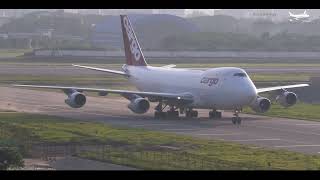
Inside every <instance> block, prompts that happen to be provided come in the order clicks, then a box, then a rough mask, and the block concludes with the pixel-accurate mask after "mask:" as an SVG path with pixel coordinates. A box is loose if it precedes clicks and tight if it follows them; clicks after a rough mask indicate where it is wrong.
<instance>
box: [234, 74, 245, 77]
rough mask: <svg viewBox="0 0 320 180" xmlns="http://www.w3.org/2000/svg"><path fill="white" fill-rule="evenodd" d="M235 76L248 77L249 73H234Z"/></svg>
mask: <svg viewBox="0 0 320 180" xmlns="http://www.w3.org/2000/svg"><path fill="white" fill-rule="evenodd" d="M233 76H238V77H247V75H246V74H245V73H234V74H233Z"/></svg>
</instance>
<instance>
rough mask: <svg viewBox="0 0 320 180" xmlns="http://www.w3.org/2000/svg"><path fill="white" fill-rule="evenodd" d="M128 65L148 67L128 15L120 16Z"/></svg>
mask: <svg viewBox="0 0 320 180" xmlns="http://www.w3.org/2000/svg"><path fill="white" fill-rule="evenodd" d="M120 19H121V27H122V34H123V43H124V51H125V55H126V61H127V65H132V66H147V65H148V64H147V63H146V61H145V59H144V56H143V53H142V51H141V48H140V45H139V42H138V39H137V37H136V35H135V33H134V30H133V28H132V26H131V23H130V20H129V18H128V16H127V15H120Z"/></svg>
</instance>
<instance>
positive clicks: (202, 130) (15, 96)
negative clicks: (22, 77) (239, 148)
mask: <svg viewBox="0 0 320 180" xmlns="http://www.w3.org/2000/svg"><path fill="white" fill-rule="evenodd" d="M0 92H1V96H0V109H9V110H15V111H18V112H31V113H40V114H49V115H56V116H63V117H70V118H74V119H81V120H89V121H97V122H103V123H106V124H110V125H115V126H126V127H134V128H143V129H148V130H156V131H164V132H170V133H176V134H184V135H191V136H194V137H199V138H207V139H217V140H226V141H230V142H236V143H241V144H249V145H251V147H252V148H259V147H267V148H271V149H272V148H274V149H287V150H290V151H297V152H302V153H308V154H320V122H314V121H305V120H293V119H286V118H270V117H264V116H256V115H248V114H242V115H241V116H242V118H243V122H242V124H241V125H240V126H236V125H233V124H232V123H231V120H230V118H231V116H232V114H231V113H230V112H224V113H223V118H222V119H220V120H211V119H208V110H199V118H196V119H187V118H185V117H181V118H179V119H166V120H163V119H158V120H156V119H154V118H153V107H154V106H155V105H156V104H152V107H151V108H150V110H149V112H148V113H146V114H143V115H136V114H134V113H132V112H131V111H130V110H129V109H128V108H127V104H128V101H127V100H126V99H124V98H116V97H101V98H99V97H88V99H87V104H86V105H85V106H84V107H83V108H80V109H72V108H70V107H69V106H68V105H66V104H65V103H64V99H66V95H65V94H63V93H62V92H61V93H58V92H44V91H36V90H27V89H18V88H12V87H0Z"/></svg>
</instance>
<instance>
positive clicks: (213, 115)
mask: <svg viewBox="0 0 320 180" xmlns="http://www.w3.org/2000/svg"><path fill="white" fill-rule="evenodd" d="M221 117H222V113H221V112H219V111H210V112H209V118H210V119H221Z"/></svg>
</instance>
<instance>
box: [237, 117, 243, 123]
mask: <svg viewBox="0 0 320 180" xmlns="http://www.w3.org/2000/svg"><path fill="white" fill-rule="evenodd" d="M241 121H242V120H241V117H238V118H237V123H238V124H239V125H240V124H241Z"/></svg>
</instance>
